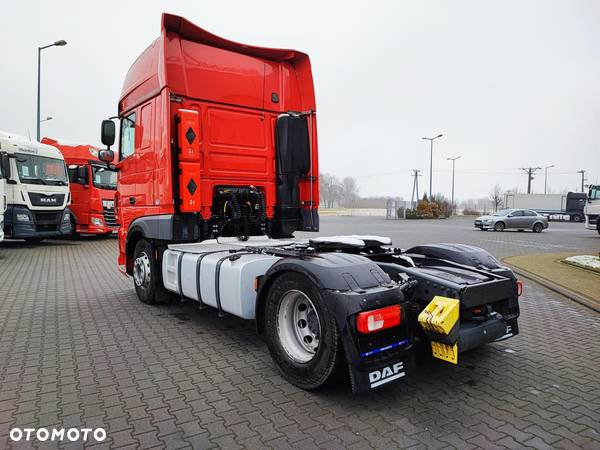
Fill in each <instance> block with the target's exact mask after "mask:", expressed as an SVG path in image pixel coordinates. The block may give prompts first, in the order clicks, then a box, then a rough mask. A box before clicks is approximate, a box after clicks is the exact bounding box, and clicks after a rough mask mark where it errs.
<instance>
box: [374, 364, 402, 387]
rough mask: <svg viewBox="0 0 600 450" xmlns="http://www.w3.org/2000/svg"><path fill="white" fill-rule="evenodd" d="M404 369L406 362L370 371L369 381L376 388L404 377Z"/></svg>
mask: <svg viewBox="0 0 600 450" xmlns="http://www.w3.org/2000/svg"><path fill="white" fill-rule="evenodd" d="M403 369H404V364H403V363H401V362H398V363H396V364H394V365H392V366H386V367H384V368H383V369H381V370H374V371H373V372H369V383H371V387H372V388H374V387H377V386H381V385H382V384H385V383H389V382H390V381H393V380H397V379H398V378H402V377H403V376H404V375H406V374H405V373H404V371H403Z"/></svg>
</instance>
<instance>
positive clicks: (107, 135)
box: [100, 119, 116, 161]
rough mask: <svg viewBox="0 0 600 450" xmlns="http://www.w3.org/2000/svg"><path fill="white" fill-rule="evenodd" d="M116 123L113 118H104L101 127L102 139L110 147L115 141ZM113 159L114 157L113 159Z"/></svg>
mask: <svg viewBox="0 0 600 450" xmlns="http://www.w3.org/2000/svg"><path fill="white" fill-rule="evenodd" d="M115 134H116V131H115V123H114V122H113V121H112V120H108V119H107V120H103V121H102V127H101V128H100V140H101V141H102V143H103V144H104V145H106V146H107V147H110V146H111V145H113V144H114V143H115ZM111 161H112V159H111Z"/></svg>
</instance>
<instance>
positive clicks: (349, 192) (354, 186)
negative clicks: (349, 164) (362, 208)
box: [341, 177, 359, 207]
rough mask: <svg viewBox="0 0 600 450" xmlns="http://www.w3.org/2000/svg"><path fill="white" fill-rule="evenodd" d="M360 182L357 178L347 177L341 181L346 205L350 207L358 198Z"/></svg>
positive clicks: (343, 199)
mask: <svg viewBox="0 0 600 450" xmlns="http://www.w3.org/2000/svg"><path fill="white" fill-rule="evenodd" d="M358 191H359V188H358V182H357V181H356V178H352V177H345V178H344V179H343V180H342V183H341V194H342V201H343V202H344V206H346V207H350V206H352V205H353V204H354V202H355V201H356V199H357V198H358Z"/></svg>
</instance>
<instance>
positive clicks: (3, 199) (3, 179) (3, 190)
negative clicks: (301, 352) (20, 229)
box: [0, 153, 8, 242]
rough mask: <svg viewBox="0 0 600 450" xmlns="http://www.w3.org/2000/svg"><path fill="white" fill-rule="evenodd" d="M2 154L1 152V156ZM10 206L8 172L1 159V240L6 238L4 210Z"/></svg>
mask: <svg viewBox="0 0 600 450" xmlns="http://www.w3.org/2000/svg"><path fill="white" fill-rule="evenodd" d="M1 157H2V154H1V153H0V158H1ZM7 206H8V201H7V199H6V173H5V170H4V168H3V165H2V161H1V159H0V242H2V241H3V240H4V212H5V211H6V208H7Z"/></svg>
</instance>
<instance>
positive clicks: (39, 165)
mask: <svg viewBox="0 0 600 450" xmlns="http://www.w3.org/2000/svg"><path fill="white" fill-rule="evenodd" d="M16 161H17V172H18V174H19V180H21V183H25V184H47V185H51V186H67V185H68V184H69V183H68V182H67V168H66V166H65V162H64V161H63V160H62V159H55V158H46V157H44V156H37V155H25V154H22V153H17V154H16Z"/></svg>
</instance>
